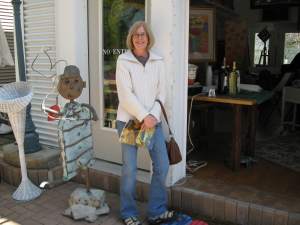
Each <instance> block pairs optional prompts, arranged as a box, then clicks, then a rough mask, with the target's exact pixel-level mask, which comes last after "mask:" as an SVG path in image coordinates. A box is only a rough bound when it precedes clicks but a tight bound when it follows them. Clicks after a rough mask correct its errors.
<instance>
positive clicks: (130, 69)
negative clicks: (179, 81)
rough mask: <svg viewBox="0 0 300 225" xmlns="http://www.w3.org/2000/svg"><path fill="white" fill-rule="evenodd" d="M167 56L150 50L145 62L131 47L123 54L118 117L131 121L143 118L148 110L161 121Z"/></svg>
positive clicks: (119, 68) (119, 67)
mask: <svg viewBox="0 0 300 225" xmlns="http://www.w3.org/2000/svg"><path fill="white" fill-rule="evenodd" d="M165 78H166V76H165V69H164V61H163V58H162V57H160V56H158V55H156V54H154V53H153V52H152V51H150V52H149V59H148V61H147V62H146V64H145V66H144V65H143V64H142V63H140V62H139V61H138V60H137V59H136V57H135V56H134V55H133V54H132V52H131V51H127V52H125V53H123V54H121V55H120V56H119V57H118V60H117V69H116V83H117V91H118V97H119V106H118V112H117V120H120V121H123V122H127V121H128V120H130V119H133V118H136V119H138V120H139V121H142V120H143V119H144V118H145V117H146V116H147V115H148V114H151V115H153V116H155V118H156V119H157V120H158V121H160V114H161V108H160V105H159V103H158V102H156V101H155V100H156V99H159V100H160V101H161V102H162V103H163V104H164V102H165V98H166V88H165Z"/></svg>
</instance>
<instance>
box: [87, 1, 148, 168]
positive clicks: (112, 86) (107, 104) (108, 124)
mask: <svg viewBox="0 0 300 225" xmlns="http://www.w3.org/2000/svg"><path fill="white" fill-rule="evenodd" d="M88 4H89V64H90V97H91V104H92V105H93V106H94V107H95V108H96V111H97V113H98V116H99V121H98V122H96V123H95V124H94V126H93V136H94V148H95V153H96V157H97V158H100V159H103V160H106V161H110V162H114V163H121V148H120V144H119V141H118V136H117V132H116V129H115V128H116V127H115V124H116V113H117V107H118V96H117V89H116V81H115V78H116V77H115V71H116V61H117V58H118V56H119V55H120V54H122V53H123V52H125V51H126V36H127V32H128V30H129V27H130V26H131V25H132V24H133V23H134V22H135V21H138V20H145V8H146V6H145V0H100V1H99V0H98V1H97V0H93V1H89V2H88ZM146 151H147V150H144V149H141V151H139V154H138V155H139V159H138V167H139V168H142V169H147V170H149V168H150V159H149V157H148V153H147V152H146Z"/></svg>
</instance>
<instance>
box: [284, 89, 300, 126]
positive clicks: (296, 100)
mask: <svg viewBox="0 0 300 225" xmlns="http://www.w3.org/2000/svg"><path fill="white" fill-rule="evenodd" d="M287 102H288V103H292V104H293V117H292V120H291V121H286V120H285V111H286V110H285V105H286V103H287ZM298 104H300V88H295V87H284V89H283V93H282V108H281V125H282V127H284V125H292V128H293V130H295V127H296V126H297V127H300V123H299V124H297V121H296V117H297V105H298Z"/></svg>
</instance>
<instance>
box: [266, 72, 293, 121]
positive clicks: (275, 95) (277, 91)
mask: <svg viewBox="0 0 300 225" xmlns="http://www.w3.org/2000/svg"><path fill="white" fill-rule="evenodd" d="M293 74H294V73H293V72H286V73H285V74H284V75H283V77H282V78H281V80H280V81H279V83H278V84H277V85H276V86H275V88H274V89H273V90H272V100H271V106H270V107H271V110H270V111H269V113H268V114H267V116H266V117H263V120H262V121H264V122H263V124H264V125H267V124H268V122H269V119H270V117H271V116H272V114H273V112H274V111H275V110H276V109H277V107H278V106H279V102H280V100H281V94H282V90H283V88H284V87H285V86H286V84H287V83H288V82H289V81H290V79H291V78H292V76H293Z"/></svg>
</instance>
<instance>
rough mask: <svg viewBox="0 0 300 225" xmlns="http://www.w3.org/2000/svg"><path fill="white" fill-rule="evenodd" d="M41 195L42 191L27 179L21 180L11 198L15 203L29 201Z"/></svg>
mask: <svg viewBox="0 0 300 225" xmlns="http://www.w3.org/2000/svg"><path fill="white" fill-rule="evenodd" d="M41 193H42V190H41V189H39V188H38V187H37V186H35V185H34V184H33V183H32V182H31V181H30V180H29V179H25V180H23V179H22V181H21V184H20V185H19V187H18V188H17V190H16V191H15V192H14V193H13V195H12V197H13V199H15V200H17V201H30V200H32V199H35V198H37V197H39V196H40V195H41Z"/></svg>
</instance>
